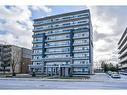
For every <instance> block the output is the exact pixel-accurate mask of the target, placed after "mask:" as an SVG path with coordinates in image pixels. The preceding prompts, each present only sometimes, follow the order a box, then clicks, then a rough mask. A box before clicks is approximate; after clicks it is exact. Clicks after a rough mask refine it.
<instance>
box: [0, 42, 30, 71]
mask: <svg viewBox="0 0 127 95" xmlns="http://www.w3.org/2000/svg"><path fill="white" fill-rule="evenodd" d="M17 54H18V55H17ZM13 57H14V58H15V59H16V67H15V73H28V72H29V67H28V65H30V64H31V57H32V50H29V49H26V48H22V47H18V46H14V45H2V44H1V45H0V71H3V70H4V69H3V67H2V65H4V66H6V68H5V71H8V72H9V73H12V67H11V66H12V65H11V64H12V59H13ZM1 64H2V65H1Z"/></svg>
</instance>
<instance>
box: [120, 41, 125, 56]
mask: <svg viewBox="0 0 127 95" xmlns="http://www.w3.org/2000/svg"><path fill="white" fill-rule="evenodd" d="M125 48H127V41H126V42H125V43H124V45H123V46H121V48H120V49H119V52H118V53H119V54H120V53H121V51H123V50H124V49H125Z"/></svg>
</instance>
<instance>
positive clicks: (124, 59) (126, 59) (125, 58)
mask: <svg viewBox="0 0 127 95" xmlns="http://www.w3.org/2000/svg"><path fill="white" fill-rule="evenodd" d="M124 61H127V56H125V57H124V58H122V59H120V61H119V62H120V63H122V62H124Z"/></svg>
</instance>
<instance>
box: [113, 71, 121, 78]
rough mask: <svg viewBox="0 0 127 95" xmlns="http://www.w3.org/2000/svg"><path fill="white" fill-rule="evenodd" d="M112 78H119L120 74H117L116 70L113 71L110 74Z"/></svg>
mask: <svg viewBox="0 0 127 95" xmlns="http://www.w3.org/2000/svg"><path fill="white" fill-rule="evenodd" d="M111 77H112V78H121V77H120V74H118V73H117V72H113V73H112V75H111Z"/></svg>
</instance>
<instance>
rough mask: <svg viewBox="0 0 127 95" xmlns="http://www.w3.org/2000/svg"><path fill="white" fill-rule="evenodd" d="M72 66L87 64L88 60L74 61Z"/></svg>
mask: <svg viewBox="0 0 127 95" xmlns="http://www.w3.org/2000/svg"><path fill="white" fill-rule="evenodd" d="M74 64H86V65H87V64H89V60H75V61H74Z"/></svg>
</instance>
